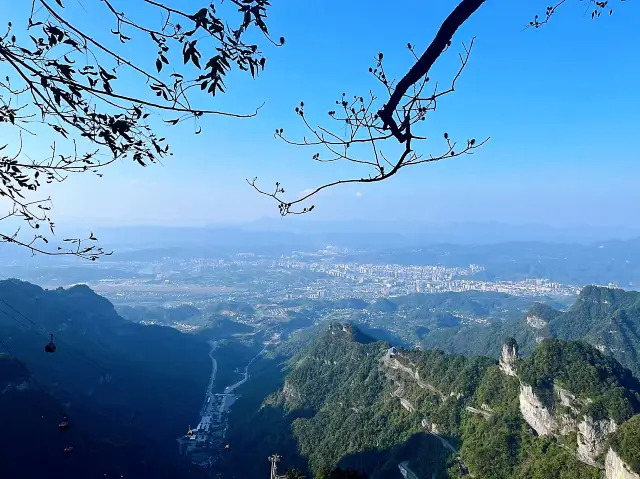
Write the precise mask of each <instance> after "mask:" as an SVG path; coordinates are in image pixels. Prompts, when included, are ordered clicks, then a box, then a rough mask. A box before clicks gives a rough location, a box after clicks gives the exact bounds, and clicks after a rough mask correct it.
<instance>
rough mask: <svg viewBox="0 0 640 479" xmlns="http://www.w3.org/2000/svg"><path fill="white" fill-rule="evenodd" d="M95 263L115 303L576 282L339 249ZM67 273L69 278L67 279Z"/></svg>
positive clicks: (558, 289) (567, 290)
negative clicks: (382, 258)
mask: <svg viewBox="0 0 640 479" xmlns="http://www.w3.org/2000/svg"><path fill="white" fill-rule="evenodd" d="M101 268H103V270H104V271H103V272H101V273H97V272H96V271H95V269H94V272H93V274H92V276H94V277H96V276H97V278H95V279H91V280H89V281H86V280H85V281H78V282H84V283H86V284H88V285H89V286H91V288H93V289H94V290H95V291H96V292H98V293H100V294H102V295H104V296H105V297H107V298H108V299H110V300H111V301H113V302H114V303H115V304H145V303H155V304H157V303H164V304H165V305H171V304H183V303H185V302H191V303H194V304H202V303H206V302H207V301H209V300H213V299H215V300H216V301H220V300H254V301H255V300H259V299H268V300H270V301H276V302H277V301H283V300H293V299H327V300H336V299H347V298H354V299H363V300H374V299H377V298H381V297H394V296H401V295H406V294H411V293H438V292H446V291H454V292H461V291H472V290H475V291H487V292H489V291H491V292H500V293H507V294H511V295H515V296H529V297H536V296H550V297H566V296H574V295H576V294H578V292H579V290H580V287H579V286H575V285H565V284H560V283H557V282H553V281H550V280H547V279H545V278H529V279H523V280H519V281H484V280H479V279H475V276H476V275H477V274H478V273H480V272H482V271H484V269H485V268H484V266H483V265H480V264H470V265H466V266H458V267H446V266H441V265H422V266H411V265H399V264H368V263H357V262H353V261H345V260H344V256H343V255H342V254H341V251H340V250H338V249H337V248H336V249H332V248H330V247H328V248H325V249H323V250H320V251H316V252H312V253H292V254H290V255H287V256H282V257H280V258H268V257H263V256H258V255H254V254H251V253H243V254H237V255H235V256H233V257H229V258H224V259H205V258H203V259H189V260H177V259H173V258H164V259H162V260H157V261H151V262H138V261H127V262H109V263H106V262H105V263H103V264H102V265H101ZM48 276H49V277H41V278H34V279H35V280H36V281H38V282H40V283H41V284H43V285H47V283H49V284H51V286H60V285H63V286H68V285H69V284H73V283H74V282H75V281H69V280H68V279H67V280H66V281H65V279H66V278H65V275H64V271H63V270H61V271H60V274H59V275H53V276H54V277H51V276H52V274H51V273H49V274H48ZM69 279H71V278H69Z"/></svg>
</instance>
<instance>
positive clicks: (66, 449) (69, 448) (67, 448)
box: [64, 446, 73, 454]
mask: <svg viewBox="0 0 640 479" xmlns="http://www.w3.org/2000/svg"><path fill="white" fill-rule="evenodd" d="M71 451H73V446H67V447H65V448H64V452H66V453H67V454H69V453H70V452H71Z"/></svg>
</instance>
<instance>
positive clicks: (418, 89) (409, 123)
mask: <svg viewBox="0 0 640 479" xmlns="http://www.w3.org/2000/svg"><path fill="white" fill-rule="evenodd" d="M483 3H484V0H462V1H461V2H460V4H459V5H458V6H457V7H456V8H455V9H454V10H453V11H452V12H451V14H450V15H449V16H448V17H447V18H446V20H445V21H444V22H443V24H442V26H441V27H440V29H439V31H438V32H437V34H436V36H435V37H434V39H433V41H432V42H431V44H430V45H429V47H428V48H427V49H426V51H425V52H424V53H423V54H422V55H421V56H420V57H418V55H416V53H415V47H414V46H413V45H411V44H408V45H407V48H408V50H409V51H410V52H411V54H412V55H413V57H414V59H415V60H416V61H415V63H414V65H413V66H412V67H411V68H410V69H409V71H408V72H407V73H406V74H405V75H404V76H403V77H402V78H401V79H400V81H398V82H397V83H396V82H395V81H394V80H393V79H390V78H389V77H388V75H387V73H386V71H385V68H384V63H383V60H384V55H383V54H382V53H379V54H378V56H377V59H376V65H375V66H374V67H371V68H369V72H370V73H371V74H372V75H373V76H374V78H375V80H376V81H377V82H378V83H380V84H381V85H382V87H383V89H384V91H385V92H386V94H388V95H389V98H388V100H387V101H386V103H384V104H383V105H382V106H381V107H380V106H379V105H380V104H379V102H378V98H377V97H376V95H375V94H374V93H373V92H372V91H370V92H369V94H368V95H366V98H365V96H358V95H355V96H354V97H353V99H348V98H347V96H346V94H345V93H343V94H342V96H341V97H340V98H339V99H338V100H337V101H336V105H337V110H331V111H329V117H330V118H331V119H332V120H334V121H335V122H337V124H338V125H339V127H338V129H336V130H332V129H329V128H327V127H324V126H318V127H314V126H313V125H312V124H311V123H310V122H309V121H308V119H307V117H306V116H305V109H304V107H305V105H304V103H300V105H299V106H298V107H296V109H295V111H296V114H297V115H298V116H299V117H300V119H301V121H302V123H303V125H304V126H305V128H306V129H307V130H308V131H309V136H308V137H307V136H305V137H303V139H302V140H301V141H295V140H290V139H288V138H286V137H285V136H284V130H283V129H281V128H280V129H276V132H275V136H276V137H277V138H280V139H282V140H283V141H285V142H286V143H288V144H291V145H296V146H305V147H309V146H311V147H322V148H323V149H324V150H325V155H326V156H324V155H322V156H321V154H320V153H319V152H316V153H314V154H313V156H312V159H313V160H314V161H318V162H323V163H324V162H337V161H346V162H349V163H354V164H358V165H363V166H367V167H369V168H371V170H372V171H371V172H370V173H369V174H367V175H364V176H361V177H354V178H349V179H338V180H336V181H333V182H330V183H327V184H324V185H321V186H318V187H316V188H315V189H313V190H311V191H310V192H309V193H306V194H304V195H302V196H301V197H299V198H296V199H292V200H288V199H284V197H283V195H284V193H285V191H284V188H283V187H282V185H281V184H280V183H279V182H278V183H276V186H275V188H274V190H272V191H268V190H265V189H262V188H260V187H259V186H258V185H257V178H254V179H253V180H247V181H248V183H249V184H250V185H251V186H252V187H253V188H254V189H255V190H256V191H258V192H259V193H261V194H263V195H266V196H269V197H271V198H273V199H274V200H275V201H276V202H277V203H278V207H279V210H280V214H281V215H283V216H285V215H288V214H303V213H308V212H310V211H312V210H313V208H314V207H313V205H312V206H309V207H302V206H301V207H297V206H298V205H299V204H300V203H302V202H304V201H306V200H308V199H310V198H311V197H312V196H314V195H316V194H317V193H319V192H320V191H322V190H325V189H327V188H331V187H333V186H337V185H342V184H349V183H375V182H380V181H383V180H386V179H387V178H390V177H391V176H393V175H395V174H397V173H398V172H399V171H400V170H401V169H402V168H405V167H407V166H412V165H420V164H423V163H430V162H435V161H440V160H443V159H446V158H455V157H458V156H462V155H468V154H472V153H473V152H474V150H475V149H477V148H479V147H481V146H482V145H484V144H485V143H486V142H487V141H488V138H486V139H484V140H482V141H479V142H478V141H476V140H475V139H467V140H466V141H465V142H464V143H463V144H462V145H458V143H456V142H455V141H453V140H452V139H451V138H450V137H449V135H448V134H447V133H444V135H443V136H444V143H445V144H444V147H443V150H442V151H441V152H440V153H438V154H424V153H418V152H417V151H416V149H417V148H416V147H417V146H418V144H419V143H421V142H424V141H425V140H426V139H427V138H426V137H425V136H424V135H419V134H418V133H417V129H418V128H419V123H420V122H422V121H425V120H426V118H427V115H428V113H429V112H432V111H435V110H436V109H437V107H438V102H439V99H440V98H442V97H443V96H446V95H448V94H450V93H453V92H454V91H455V89H456V82H457V80H458V79H459V78H460V75H461V74H462V72H463V71H464V69H465V68H466V66H467V64H468V61H469V57H470V55H471V51H472V48H473V44H474V39H472V40H471V42H470V43H469V45H468V46H467V45H465V44H464V43H463V44H462V46H463V50H464V53H462V54H460V55H459V59H460V66H459V68H458V70H457V71H456V73H455V75H454V76H453V78H452V80H451V83H450V86H449V87H448V88H446V89H440V88H439V85H438V83H437V82H435V84H434V85H433V88H430V89H429V92H428V93H427V92H426V88H427V85H429V84H430V78H429V76H428V74H429V71H430V69H431V67H432V66H433V64H434V63H435V62H436V60H437V59H438V58H439V57H440V55H441V54H442V53H443V52H444V51H445V50H447V49H448V48H449V46H450V45H451V39H452V38H453V35H454V34H455V32H456V31H457V30H458V28H459V27H460V26H461V25H462V24H463V23H464V22H465V21H466V20H467V19H468V18H469V17H470V16H471V15H472V14H473V13H474V12H475V11H476V10H477V9H478V8H480V6H481V5H482V4H483ZM345 130H346V132H345ZM389 141H391V142H392V145H390V146H394V145H395V146H396V147H397V145H402V151H401V152H398V153H397V156H396V157H395V158H391V157H390V156H389V155H388V154H385V152H384V151H383V147H384V145H385V144H387V143H388V142H389ZM365 146H367V147H369V148H368V151H362V150H363V149H364V148H363V147H365Z"/></svg>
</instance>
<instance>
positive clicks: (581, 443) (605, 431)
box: [577, 416, 618, 466]
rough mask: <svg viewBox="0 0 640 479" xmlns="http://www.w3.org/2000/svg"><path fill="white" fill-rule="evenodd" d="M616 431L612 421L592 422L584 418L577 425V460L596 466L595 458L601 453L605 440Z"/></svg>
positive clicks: (615, 425) (590, 419) (616, 427)
mask: <svg viewBox="0 0 640 479" xmlns="http://www.w3.org/2000/svg"><path fill="white" fill-rule="evenodd" d="M616 429H618V425H617V424H616V422H615V421H614V420H613V419H609V420H608V421H607V420H602V421H594V420H593V419H592V418H590V417H588V416H584V418H583V420H582V422H580V423H579V424H578V451H577V454H578V459H580V460H581V461H582V462H585V463H587V464H590V465H592V466H596V465H597V463H596V458H597V457H598V455H600V453H602V452H603V450H604V446H605V444H606V441H607V438H608V437H609V435H610V434H612V433H614V432H615V431H616Z"/></svg>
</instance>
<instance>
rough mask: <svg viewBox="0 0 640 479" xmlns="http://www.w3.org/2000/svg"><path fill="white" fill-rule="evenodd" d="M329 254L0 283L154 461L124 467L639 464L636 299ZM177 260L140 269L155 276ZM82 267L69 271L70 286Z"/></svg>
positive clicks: (27, 346)
mask: <svg viewBox="0 0 640 479" xmlns="http://www.w3.org/2000/svg"><path fill="white" fill-rule="evenodd" d="M327 251H328V252H327ZM327 251H325V252H322V251H320V252H316V253H314V254H316V255H319V256H318V257H320V258H324V257H325V256H326V257H333V258H334V259H333V260H328V261H324V263H317V261H318V259H317V258H316V259H313V260H310V259H305V258H306V257H305V256H304V254H301V255H300V256H298V257H291V258H288V259H280V260H274V259H268V258H262V259H256V258H251V257H248V256H246V255H235V256H234V255H232V256H233V257H227V259H225V260H215V261H214V262H213V263H211V264H212V265H214V267H213V268H211V269H210V270H209V269H206V268H208V263H203V266H202V268H204V269H197V271H199V272H196V273H193V272H191V273H187V277H189V278H191V279H187V278H184V279H180V274H182V273H177V276H174V275H173V273H172V274H170V275H169V276H168V277H167V279H163V278H164V276H163V278H160V279H157V278H156V279H155V280H154V279H148V278H144V279H142V280H141V281H138V280H131V279H124V277H125V276H126V275H125V274H123V273H122V271H125V270H127V268H130V267H131V266H133V265H132V264H129V265H127V263H126V262H125V263H119V264H118V267H117V268H118V271H120V273H118V276H119V278H118V277H116V276H114V277H113V278H111V279H108V280H106V281H104V275H109V273H107V272H105V271H108V270H109V268H110V266H107V267H106V270H105V271H102V272H100V273H99V274H98V273H91V274H98V277H100V275H102V277H103V279H95V280H94V281H88V282H87V283H88V284H89V285H101V286H97V287H96V290H97V291H95V292H94V291H93V290H92V289H91V286H87V285H82V284H80V285H75V286H68V287H66V288H61V287H56V288H55V289H42V288H40V287H38V286H34V285H32V284H29V283H26V282H21V281H17V280H5V281H0V299H2V300H3V301H5V302H6V304H9V305H10V306H11V307H12V308H15V310H12V309H11V308H3V307H2V305H1V304H0V325H1V326H2V335H1V336H2V338H3V340H5V339H6V343H7V346H8V347H10V348H11V351H12V352H13V354H14V355H15V357H19V358H23V359H24V360H25V363H26V365H27V367H28V369H29V370H30V371H31V372H30V374H31V377H33V378H37V381H38V384H40V383H41V384H42V386H43V388H47V389H49V390H50V391H51V394H52V395H53V396H54V397H55V398H56V401H59V402H60V404H63V405H64V406H63V407H62V409H65V410H67V411H68V412H69V413H70V414H71V415H72V416H73V417H79V418H80V420H81V421H93V420H95V419H97V418H103V419H102V422H101V426H100V427H101V430H103V431H104V432H101V434H100V437H103V436H104V438H105V440H106V441H108V443H109V444H112V445H114V447H116V448H123V447H128V448H136V451H137V452H136V454H135V457H136V458H137V459H139V461H140V464H142V465H138V461H134V464H128V465H123V466H122V467H124V468H125V472H126V471H133V470H134V469H136V468H143V469H144V468H145V467H149V466H148V464H150V463H151V462H154V463H157V462H158V460H157V459H153V458H154V457H157V455H158V452H159V451H162V457H163V461H165V462H166V466H163V467H162V468H163V469H164V470H165V472H166V473H167V474H169V475H171V474H173V472H170V471H182V472H180V473H179V474H187V476H184V477H194V478H196V477H198V478H199V477H207V478H212V477H216V478H228V479H241V478H246V477H256V478H257V479H259V478H260V477H268V476H269V467H270V463H269V461H268V460H267V458H269V457H271V456H272V455H274V454H277V455H278V457H279V458H280V460H279V463H278V467H279V468H280V469H283V470H285V471H287V470H292V469H293V468H295V469H297V470H298V471H301V472H302V473H303V474H305V475H306V476H307V477H309V478H311V477H316V478H322V477H327V478H328V477H338V476H335V475H336V474H341V472H340V471H343V472H344V473H345V474H347V473H348V474H352V475H353V477H354V478H355V477H367V478H370V479H386V478H390V479H393V478H400V477H403V475H407V476H411V474H413V475H414V477H419V478H422V477H427V478H431V477H438V478H439V477H443V478H444V477H450V478H453V477H467V476H470V475H473V476H474V477H479V478H480V477H487V478H492V479H493V478H502V477H504V478H505V479H507V478H512V477H514V478H516V479H525V478H529V477H534V478H540V479H543V478H544V479H546V478H556V477H557V478H562V479H565V478H566V479H572V478H573V477H577V476H575V473H576V471H579V474H580V475H579V477H585V478H592V477H593V478H595V477H597V474H600V472H599V471H604V473H606V474H609V475H610V473H608V472H606V471H607V470H628V471H631V472H630V474H636V472H633V468H635V467H636V466H635V464H636V462H635V461H636V457H637V455H636V449H635V446H633V445H631V446H630V445H629V444H630V443H632V441H630V439H629V438H631V437H635V436H634V435H635V434H636V429H635V426H634V424H635V421H631V419H633V418H634V417H635V414H637V412H638V411H639V409H638V402H637V398H636V396H635V395H636V393H637V392H638V387H637V385H635V383H633V381H631V380H630V379H629V377H630V376H628V374H632V373H635V374H638V370H637V367H638V366H637V360H636V358H637V357H638V356H637V355H638V349H639V348H640V335H638V333H637V331H638V326H637V325H638V324H640V306H638V305H640V297H639V296H638V293H636V292H634V291H627V290H624V289H621V288H613V287H602V286H586V287H579V286H570V287H568V289H565V290H563V289H562V288H564V286H562V285H559V286H557V287H556V286H553V284H554V283H553V282H552V281H550V280H547V279H545V280H540V279H518V280H506V281H512V283H510V284H511V285H512V286H513V285H516V284H519V285H531V288H530V289H526V291H525V290H522V289H518V288H520V286H518V287H515V286H514V287H511V289H507V290H504V291H503V290H501V289H500V288H502V286H499V287H496V288H493V289H492V288H484V287H479V286H478V285H480V283H475V282H473V281H476V280H473V279H461V280H460V281H472V282H473V283H468V284H469V285H470V286H469V288H470V289H468V290H467V289H466V287H465V288H460V284H462V283H460V284H458V283H456V281H459V280H458V279H455V278H454V276H455V275H458V276H461V277H464V276H465V275H466V276H469V275H471V276H473V275H486V274H487V269H486V268H484V267H475V266H473V267H457V266H446V267H442V268H441V267H439V266H437V267H436V266H433V267H432V266H421V267H412V266H411V267H404V266H403V267H396V266H393V265H376V264H375V263H355V262H353V259H351V260H349V261H351V262H349V261H346V258H347V257H348V256H345V260H342V259H340V260H336V259H335V258H338V257H340V256H339V255H349V254H352V253H344V252H340V251H338V250H332V249H328V250H327ZM361 254H363V253H361ZM323 255H324V256H323ZM331 255H333V256H331ZM308 256H309V258H315V257H314V256H313V254H308ZM172 261H173V260H172ZM314 261H315V262H316V263H317V264H316V263H314ZM333 261H343V262H337V263H334V262H333ZM163 264H165V263H163V262H157V263H141V264H138V265H136V266H135V268H137V269H138V270H139V271H143V273H141V274H142V275H143V276H144V275H147V274H149V273H147V271H152V272H153V271H154V268H159V269H163V268H165V266H163ZM189 264H191V263H190V262H183V261H177V262H175V261H174V262H173V263H172V266H170V270H171V271H174V270H175V271H180V268H182V267H184V266H185V265H189ZM154 265H155V266H154ZM187 267H188V268H192V266H187ZM145 268H146V269H145ZM199 268H200V267H199ZM448 268H449V269H448ZM465 268H466V269H465ZM102 269H103V270H104V269H105V267H104V266H102ZM205 270H206V271H207V272H206V278H207V279H206V281H204V282H203V283H202V285H201V286H194V284H195V283H194V282H193V281H194V279H193V278H197V277H198V275H199V274H202V271H205ZM47 271H48V270H47V267H46V266H45V267H43V268H42V269H40V270H39V273H38V274H39V275H51V274H53V273H52V271H53V270H51V271H49V272H47ZM86 271H90V270H86ZM69 273H70V271H66V270H65V267H64V266H62V267H61V266H57V267H56V272H55V274H56V275H57V276H58V280H57V281H62V282H63V283H64V279H63V278H64V277H65V275H67V274H69ZM73 274H74V275H76V276H75V279H81V278H82V277H83V275H85V274H88V273H80V272H78V271H75V272H74V273H73ZM153 274H160V273H153ZM164 274H165V273H162V275H164ZM193 274H195V276H193ZM416 274H427V275H431V276H430V278H431V279H416V276H415V275H416ZM189 275H192V276H189ZM434 275H435V276H434ZM438 275H443V276H442V277H440V276H438ZM447 275H449V276H447ZM451 275H453V276H451ZM436 276H437V277H436ZM170 278H173V279H170ZM167 280H168V281H167ZM327 281H328V282H327ZM416 281H417V283H416ZM425 281H426V282H425ZM429 281H432V283H429ZM434 281H435V282H434ZM483 281H484V280H483ZM500 281H504V280H500ZM513 281H515V282H513ZM436 283H437V284H439V285H441V286H442V287H443V288H444V289H445V290H441V289H440V286H438V287H435V286H434V285H436ZM329 284H334V286H335V289H332V290H331V291H329V289H328V285H329ZM358 284H359V285H360V287H355V286H354V285H358ZM416 284H419V285H420V286H419V288H418V286H416ZM428 284H431V286H429V288H431V289H428V288H426V286H428ZM465 284H467V283H465ZM492 284H495V285H498V284H502V283H492ZM259 285H262V286H259ZM388 285H391V286H388ZM550 285H551V286H550ZM110 288H114V289H110ZM317 288H320V289H317ZM358 288H360V289H358ZM367 288H368V289H367ZM423 288H426V290H425V291H420V292H417V291H416V290H417V289H423ZM447 288H448V289H449V290H446V289H447ZM549 288H551V289H549ZM554 288H555V289H554ZM559 288H560V289H559ZM456 289H462V290H456ZM108 291H110V292H108ZM322 291H324V293H322ZM343 291H344V292H343ZM347 291H349V292H350V293H347ZM507 291H508V292H507ZM99 292H102V293H104V294H106V295H107V296H108V298H107V299H105V297H103V296H101V295H99V294H97V293H99ZM111 300H112V301H113V302H111ZM16 311H18V312H19V313H20V314H22V315H24V317H21V316H20V314H18V313H16ZM25 318H27V319H28V320H27V319H25ZM49 332H53V334H54V337H55V338H56V340H57V341H58V342H59V343H58V344H59V347H58V350H57V352H56V353H55V356H53V357H51V358H46V357H44V356H42V355H41V354H36V353H35V351H40V350H41V348H42V345H41V344H40V343H39V341H40V340H41V339H42V338H43V337H44V338H46V337H47V336H48V333H49ZM39 338H40V339H39ZM575 340H582V341H586V343H588V344H590V345H591V346H593V348H591V346H590V348H591V349H581V348H582V347H581V346H580V347H578V346H576V345H574V343H573V342H572V341H575ZM510 341H513V344H517V352H516V353H514V354H513V355H512V356H513V357H512V358H511V359H509V358H508V357H506V356H505V344H511V343H510ZM553 341H560V342H553ZM563 341H568V342H566V343H565V342H563ZM390 348H391V349H390ZM576 348H577V349H576ZM549 356H553V357H554V358H555V359H553V360H549V358H548V357H549ZM605 358H612V359H611V360H612V361H619V363H618V362H613V363H612V362H607V361H609V359H605ZM47 359H49V360H47ZM51 359H53V361H52V360H51ZM509 361H511V362H509ZM532 361H533V362H532ZM540 361H542V362H541V363H540ZM549 361H551V362H549ZM549 364H555V366H554V367H552V368H550V367H549ZM505 365H506V366H505ZM541 365H544V366H543V367H541ZM622 367H624V368H628V369H625V370H621V369H620V368H622ZM593 368H595V370H596V371H600V372H598V374H597V375H596V376H597V378H599V379H597V378H596V376H589V375H591V374H592V372H593V370H594V369H593ZM67 370H69V371H73V373H72V374H70V375H67V374H65V371H67ZM629 370H630V371H631V372H628V371H629ZM624 371H627V372H624ZM514 375H515V376H514ZM515 377H517V380H518V381H517V382H515V383H514V382H513V378H515ZM602 377H604V378H605V379H604V383H602V384H601V385H600V386H597V387H595V389H594V387H592V386H590V387H585V384H586V383H588V382H591V384H592V385H598V384H600V382H601V381H602ZM631 377H632V376H631ZM574 378H582V379H581V380H580V381H579V382H577V383H576V382H575V381H574ZM588 378H591V379H588ZM585 381H586V383H585ZM518 384H523V385H526V387H524V386H522V387H521V388H519V386H518ZM158 389H160V390H162V391H164V392H163V394H161V395H158V394H157V393H155V392H154V391H157V390H158ZM567 398H572V399H567ZM580 414H585V415H586V416H585V417H587V419H584V420H582V419H581V417H580ZM158 417H161V418H162V421H160V422H158V421H157V418H158ZM116 418H117V419H116ZM607 421H609V422H607ZM627 423H628V424H629V425H627ZM618 430H619V431H620V433H618V432H617V431H618ZM107 438H108V439H107ZM134 438H135V439H134ZM589 438H591V439H589ZM589 441H591V442H589ZM608 444H611V445H612V446H611V447H612V449H611V450H613V451H614V452H613V453H610V452H609V450H608V449H607V447H608V446H607V445H608ZM614 444H615V445H616V446H615V447H614V446H613V445H614ZM78 450H81V448H80V449H78ZM420 451H429V453H428V454H424V453H423V452H420ZM541 451H542V452H541ZM568 451H574V452H572V453H571V454H569V453H568ZM78 455H80V453H78ZM638 460H640V458H638ZM169 464H171V465H170V466H169ZM101 467H103V468H104V467H106V465H104V466H102V465H101ZM625 468H626V469H625ZM630 468H631V469H630ZM136 470H137V469H136ZM146 474H147V472H142V473H141V476H140V477H147V476H146ZM572 474H573V475H572ZM609 475H607V476H606V477H607V478H608V477H609ZM157 477H160V476H157ZM629 477H631V478H634V479H635V476H633V475H631V476H629ZM616 479H617V478H616Z"/></svg>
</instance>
